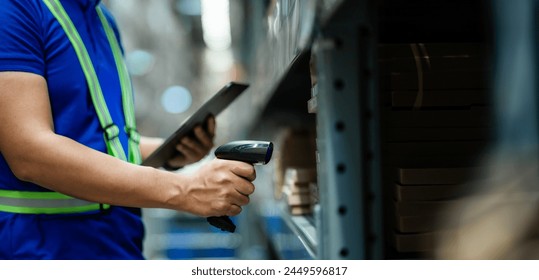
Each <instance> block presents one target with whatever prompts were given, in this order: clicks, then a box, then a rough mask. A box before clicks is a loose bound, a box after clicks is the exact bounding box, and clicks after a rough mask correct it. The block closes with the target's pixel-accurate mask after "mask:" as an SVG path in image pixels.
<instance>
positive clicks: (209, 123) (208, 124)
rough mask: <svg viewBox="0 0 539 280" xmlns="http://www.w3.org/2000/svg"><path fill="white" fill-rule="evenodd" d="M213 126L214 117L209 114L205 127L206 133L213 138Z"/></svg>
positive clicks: (214, 125)
mask: <svg viewBox="0 0 539 280" xmlns="http://www.w3.org/2000/svg"><path fill="white" fill-rule="evenodd" d="M215 127H216V122H215V117H214V116H210V117H209V118H208V121H207V122H206V128H207V133H208V135H209V136H210V137H211V138H212V139H213V137H215Z"/></svg>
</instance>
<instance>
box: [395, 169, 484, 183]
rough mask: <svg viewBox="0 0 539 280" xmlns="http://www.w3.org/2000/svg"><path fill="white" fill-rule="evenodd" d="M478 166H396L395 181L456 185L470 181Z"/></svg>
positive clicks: (476, 172)
mask: <svg viewBox="0 0 539 280" xmlns="http://www.w3.org/2000/svg"><path fill="white" fill-rule="evenodd" d="M478 171H479V170H478V168H472V167H462V168H461V167H453V168H395V169H394V176H395V177H394V179H395V182H397V183H399V184H401V185H454V184H462V183H465V182H468V181H470V180H471V179H472V178H474V177H475V176H476V175H477V174H478Z"/></svg>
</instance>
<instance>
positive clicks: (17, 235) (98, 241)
mask: <svg viewBox="0 0 539 280" xmlns="http://www.w3.org/2000/svg"><path fill="white" fill-rule="evenodd" d="M61 3H62V5H63V6H64V8H65V10H66V12H67V13H68V14H69V16H70V18H71V19H72V21H73V22H74V24H75V26H76V28H77V31H78V32H79V33H80V35H81V37H82V41H83V42H84V44H85V46H86V48H87V49H88V53H89V55H90V57H91V59H92V62H93V64H94V68H95V70H96V73H97V76H98V78H99V81H100V84H101V87H102V90H103V95H104V97H105V101H106V103H107V107H108V109H109V111H110V114H111V117H112V119H113V121H114V123H115V124H116V125H118V127H119V128H123V127H124V124H125V121H124V116H123V109H122V101H121V98H122V97H121V91H120V83H119V79H118V73H117V71H116V66H115V64H114V58H113V55H112V52H111V49H110V46H109V43H108V40H107V38H106V35H105V31H104V30H103V28H102V25H101V22H100V20H99V18H98V15H97V12H96V10H95V7H96V5H100V3H99V0H62V1H61ZM0 6H1V8H0V71H22V72H30V73H34V74H38V75H41V76H43V77H44V78H45V79H46V81H47V87H48V91H49V99H50V104H51V109H52V114H53V120H54V129H55V133H57V134H59V135H63V136H65V137H68V138H71V139H73V140H75V141H77V142H79V143H82V144H84V145H86V146H88V147H91V148H93V149H96V150H98V151H101V152H104V153H106V145H105V142H104V140H103V131H102V129H101V127H100V124H99V120H98V118H97V114H96V112H95V109H94V106H93V103H92V100H91V98H90V94H89V91H88V87H87V83H86V79H85V77H84V74H83V72H82V68H81V66H80V64H79V61H78V59H77V56H76V54H75V51H74V49H73V47H72V45H71V43H70V41H69V40H68V38H67V36H66V35H65V33H64V31H63V29H62V27H61V26H60V24H59V23H58V21H57V20H56V19H55V18H54V16H53V15H52V14H51V12H50V11H49V9H48V8H47V7H46V6H45V4H44V3H43V2H42V1H41V0H0ZM103 10H104V12H105V15H106V16H107V18H108V19H109V22H111V25H112V26H113V28H114V30H115V32H116V35H117V36H119V34H118V31H117V28H116V24H115V22H114V20H113V18H112V16H111V15H110V13H109V12H108V11H107V10H106V9H105V8H104V7H103ZM12 94H17V93H16V92H14V93H12ZM28 113H29V114H31V113H32V112H28ZM120 141H121V143H122V146H123V148H124V150H125V151H127V136H126V135H125V132H124V131H123V129H120ZM0 189H7V190H23V191H48V190H46V189H44V188H42V187H40V186H37V185H35V184H32V183H28V182H23V181H20V180H19V179H18V178H17V177H15V176H14V174H13V172H12V171H11V170H10V168H9V166H8V165H7V163H6V161H5V159H4V157H3V156H2V155H1V153H0ZM143 235H144V229H143V225H142V221H141V218H140V210H139V209H132V208H125V207H115V206H112V207H111V209H110V210H108V211H107V212H96V213H83V214H69V215H33V214H12V213H5V212H0V240H2V242H0V259H141V258H142V239H143Z"/></svg>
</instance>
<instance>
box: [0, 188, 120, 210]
mask: <svg viewBox="0 0 539 280" xmlns="http://www.w3.org/2000/svg"><path fill="white" fill-rule="evenodd" d="M108 208H110V206H109V205H106V204H103V205H100V204H99V203H95V202H90V201H86V200H81V199H77V198H73V197H70V196H67V195H64V194H60V193H56V192H26V191H8V190H0V211H3V212H11V213H19V214H68V213H82V212H87V211H96V210H100V209H108Z"/></svg>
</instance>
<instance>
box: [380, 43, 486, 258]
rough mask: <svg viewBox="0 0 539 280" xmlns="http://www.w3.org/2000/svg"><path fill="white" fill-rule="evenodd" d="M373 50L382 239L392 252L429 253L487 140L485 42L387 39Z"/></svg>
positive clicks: (466, 188) (474, 170) (474, 171)
mask: <svg viewBox="0 0 539 280" xmlns="http://www.w3.org/2000/svg"><path fill="white" fill-rule="evenodd" d="M378 53H379V67H380V79H379V80H380V101H381V102H380V104H381V128H382V130H381V133H382V141H383V145H382V161H383V181H384V183H383V184H384V188H385V189H384V190H385V193H386V194H387V195H386V198H387V199H386V204H387V206H388V207H386V209H389V211H388V212H387V219H386V220H387V223H388V224H387V225H386V226H387V228H389V229H391V230H390V233H388V238H389V239H390V240H392V241H393V247H394V249H395V251H396V252H398V253H414V252H428V251H431V250H433V238H434V236H436V234H437V233H438V232H440V231H442V230H446V229H447V228H446V225H445V224H444V222H443V221H442V220H441V217H443V216H444V214H446V213H447V211H448V209H450V208H451V207H453V206H454V205H455V203H457V201H458V199H460V198H463V197H464V196H466V195H467V194H468V193H470V191H471V190H470V188H469V186H468V185H467V182H469V181H470V180H473V179H474V178H475V175H476V174H477V170H478V168H480V166H479V163H480V159H481V158H482V156H483V154H484V152H486V151H487V149H488V146H489V143H490V142H491V135H490V131H491V127H492V118H491V116H490V111H491V107H490V103H491V102H490V100H489V98H490V94H489V91H488V82H487V80H488V79H487V77H488V75H489V74H488V73H489V72H488V71H489V67H488V65H487V63H486V61H488V59H487V56H486V53H487V51H486V46H485V45H483V44H476V43H448V44H443V43H435V44H390V45H380V46H379V50H378Z"/></svg>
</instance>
